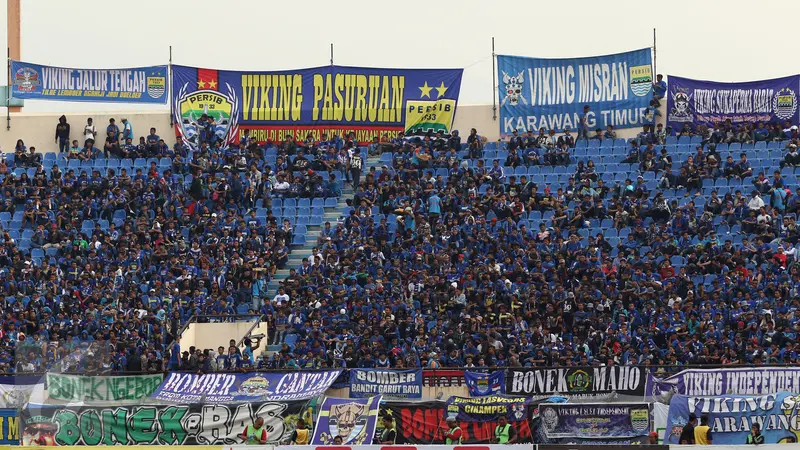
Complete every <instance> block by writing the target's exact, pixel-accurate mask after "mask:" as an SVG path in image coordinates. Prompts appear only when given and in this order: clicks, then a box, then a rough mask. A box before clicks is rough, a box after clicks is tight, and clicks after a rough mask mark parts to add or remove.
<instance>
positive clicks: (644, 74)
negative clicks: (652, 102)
mask: <svg viewBox="0 0 800 450" xmlns="http://www.w3.org/2000/svg"><path fill="white" fill-rule="evenodd" d="M630 70H631V91H633V94H634V95H636V96H637V97H644V96H645V95H647V94H648V93H650V89H651V88H652V87H653V68H652V67H650V65H649V64H648V65H643V66H631V69H630Z"/></svg>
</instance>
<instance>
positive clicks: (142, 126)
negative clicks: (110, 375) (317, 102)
mask: <svg viewBox="0 0 800 450" xmlns="http://www.w3.org/2000/svg"><path fill="white" fill-rule="evenodd" d="M662 105H666V102H663V103H662ZM661 113H662V116H661V117H662V118H663V117H665V114H666V107H665V106H662V111H661ZM64 114H65V115H66V116H67V122H68V123H69V124H70V126H71V133H70V139H78V141H79V142H81V143H83V141H82V139H83V126H84V125H86V119H87V118H89V117H91V118H92V120H93V122H94V125H95V127H97V131H98V134H99V136H98V138H99V139H102V137H101V136H104V133H105V129H106V126H107V125H108V119H110V118H112V117H113V118H114V119H115V120H116V123H117V125H120V124H121V121H122V118H127V119H128V121H130V123H131V125H133V131H134V134H135V135H136V136H137V137H138V136H146V135H147V134H149V130H150V127H155V128H156V133H157V134H158V135H159V136H161V137H162V138H164V140H165V141H166V143H167V144H168V145H170V146H172V144H174V143H175V132H174V130H173V129H171V127H170V125H169V111H159V110H153V111H99V112H90V113H87V112H70V113H64ZM60 116H61V113H24V112H23V113H14V114H11V129H10V130H6V129H5V127H3V131H2V132H1V133H0V150H2V151H3V152H13V149H14V146H15V145H16V142H17V139H22V140H23V141H24V142H25V145H26V146H28V147H30V146H34V147H36V150H37V151H38V152H40V153H45V152H57V151H58V144H57V143H56V142H55V128H56V124H57V123H58V118H59V117H60ZM499 120H500V119H499V115H498V121H494V120H492V105H458V110H457V111H456V117H455V120H454V123H453V129H454V130H458V131H459V134H460V135H461V136H462V139H463V140H464V141H466V138H467V136H468V135H469V130H470V128H476V129H477V130H478V133H479V134H480V135H481V136H485V137H486V139H487V140H489V141H496V140H497V139H498V138H499V137H500V122H499ZM241 128H246V127H241ZM639 131H640V129H639V128H628V129H623V130H617V137H620V138H626V139H627V138H631V137H635V136H636V135H637V133H639ZM573 134H574V133H573ZM134 143H136V142H134Z"/></svg>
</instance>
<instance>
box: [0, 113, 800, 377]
mask: <svg viewBox="0 0 800 450" xmlns="http://www.w3.org/2000/svg"><path fill="white" fill-rule="evenodd" d="M62 119H63V121H62V122H61V123H60V124H59V126H62V124H65V123H66V118H65V117H64V118H62ZM90 127H92V125H86V126H85V130H89V129H90ZM654 131H655V132H651V131H650V129H649V128H648V127H645V128H644V129H643V131H641V132H640V133H639V134H638V135H636V137H633V138H630V139H622V138H617V137H615V135H614V134H612V132H606V133H605V135H603V133H601V132H599V131H598V133H597V135H596V136H593V137H591V138H590V139H588V140H577V141H576V140H575V138H574V137H573V136H572V135H571V134H570V133H569V131H568V132H567V133H566V134H562V135H560V136H559V137H558V138H555V137H553V138H552V142H550V140H549V138H548V136H547V135H548V134H550V135H551V136H552V133H545V132H544V131H542V132H541V133H540V134H539V135H536V134H534V133H532V132H529V133H524V134H523V135H517V133H514V136H512V137H511V138H510V139H508V140H507V141H506V142H502V141H501V142H486V140H485V139H482V138H481V137H480V135H479V134H478V133H477V130H474V129H473V130H472V132H471V133H470V134H469V135H468V136H466V138H464V139H462V137H461V136H459V135H458V132H454V133H452V135H447V136H443V135H441V134H439V135H438V136H437V135H435V134H426V135H423V136H399V137H398V138H395V139H392V140H388V139H385V140H384V142H377V143H374V144H371V145H370V146H368V147H362V146H359V145H358V143H357V142H356V141H354V140H353V136H345V137H339V136H331V138H330V139H327V138H326V139H324V140H319V141H305V142H302V143H296V142H294V141H293V140H291V139H288V140H285V141H283V142H278V143H267V144H265V145H262V144H259V143H257V142H255V141H254V140H250V139H248V138H247V137H244V138H242V139H241V142H238V143H235V144H233V145H231V146H230V147H228V148H224V149H223V148H222V147H221V142H220V141H219V140H218V139H216V138H215V137H212V138H210V139H209V141H211V142H208V143H206V142H203V144H202V149H201V150H200V151H196V152H192V151H189V150H188V148H187V147H186V146H185V145H183V143H182V142H178V143H176V144H174V145H172V146H168V145H167V144H165V143H164V140H163V139H161V138H160V137H159V136H158V135H156V134H155V130H152V131H151V134H150V135H148V136H146V137H142V138H141V139H136V137H134V138H135V139H131V137H130V136H128V137H123V136H122V134H121V133H122V132H121V131H120V130H119V128H118V127H117V126H116V125H114V124H113V123H110V124H109V125H108V126H107V127H106V130H105V133H102V135H106V136H107V137H106V139H105V141H106V145H104V149H103V150H101V149H100V148H98V146H97V144H94V142H95V141H94V140H93V139H91V138H90V139H87V140H86V141H85V145H82V146H80V147H78V146H73V147H71V148H69V149H67V151H65V152H61V153H52V152H48V153H44V154H40V153H38V152H37V151H36V150H35V148H34V147H30V148H28V147H26V146H25V143H24V142H22V141H21V140H20V141H18V142H17V146H16V148H15V149H14V152H9V153H7V156H6V158H5V159H4V161H3V162H2V165H0V171H2V172H3V182H2V193H3V197H4V199H3V203H2V205H0V221H2V222H1V223H2V226H3V230H4V233H3V242H2V266H3V270H2V272H0V277H2V280H3V283H2V285H1V286H2V287H1V289H2V290H3V294H4V298H5V304H6V317H5V323H4V330H3V340H4V342H5V343H6V353H5V354H4V356H3V358H4V359H3V364H2V368H3V370H4V371H6V372H19V371H29V372H41V371H46V370H50V369H53V367H52V364H53V363H54V362H55V361H60V363H61V364H67V367H64V368H62V370H68V371H73V370H74V371H87V372H96V371H101V372H104V373H124V372H126V371H134V372H138V371H141V370H143V369H151V367H146V365H147V364H156V363H152V362H148V363H142V364H140V362H139V361H137V360H138V359H142V360H148V361H149V360H152V358H150V357H149V355H151V354H152V355H155V359H156V360H158V361H159V362H158V363H157V364H158V365H159V367H163V368H167V367H173V368H175V367H182V368H184V369H191V370H195V369H197V370H203V371H213V370H242V369H265V368H269V369H280V368H315V369H316V368H326V367H347V368H356V367H362V368H373V367H379V368H414V367H424V368H438V367H487V368H492V367H500V368H502V367H515V366H551V365H565V366H569V365H593V364H622V365H626V364H634V365H638V364H651V365H653V366H680V365H696V364H768V363H773V364H789V363H794V362H796V361H797V351H798V349H800V343H799V342H797V340H796V339H795V338H796V337H797V331H798V326H800V324H798V322H797V320H796V319H794V311H795V310H796V308H797V304H796V300H795V297H796V293H795V292H794V290H795V287H794V284H795V282H796V278H797V273H796V272H797V269H796V268H795V266H794V259H795V252H796V250H795V245H796V244H797V238H798V233H797V227H796V214H797V211H798V207H800V200H798V198H800V195H798V194H797V193H796V192H793V191H792V189H791V188H792V187H794V186H796V183H797V178H796V176H795V174H794V165H795V164H797V163H798V162H800V158H798V153H797V149H796V142H797V129H796V126H791V125H790V126H788V127H786V128H785V129H784V128H782V127H781V126H778V125H776V126H774V127H769V128H768V132H765V133H759V132H758V130H755V129H754V130H752V131H749V132H739V133H734V130H731V129H729V128H726V125H725V124H719V125H718V126H716V127H714V128H713V129H712V130H709V129H707V128H705V127H700V129H698V130H688V131H686V130H684V131H682V132H681V133H679V134H677V135H675V134H672V133H668V132H667V131H666V130H665V129H664V128H663V127H661V126H659V127H658V130H654ZM734 134H736V136H734V137H731V136H733V135H734ZM123 139H124V140H125V141H127V142H128V143H127V144H118V142H119V141H120V140H123ZM132 140H136V141H140V142H141V143H140V144H138V145H133V144H131V143H130V142H131V141H132ZM75 142H77V141H75ZM105 150H107V151H105ZM236 314H242V315H246V314H251V315H252V314H255V315H259V316H260V317H261V318H262V320H264V321H267V322H268V324H269V330H270V331H269V336H268V337H267V338H266V339H267V340H266V342H265V343H264V345H263V346H262V347H261V349H262V351H263V350H265V349H270V350H271V351H270V352H268V353H269V354H268V355H267V354H263V355H259V356H254V355H252V354H251V355H249V360H244V359H243V358H241V355H240V351H239V350H238V349H235V350H232V351H234V353H235V354H233V355H230V354H229V353H228V352H229V350H230V349H228V348H224V349H223V351H222V352H219V351H218V349H217V348H216V347H214V348H210V349H200V348H198V349H192V352H191V353H188V352H187V351H188V349H184V353H183V354H182V355H170V351H169V349H170V342H172V341H173V340H174V339H175V338H176V337H178V336H179V332H180V331H181V330H182V328H183V327H184V325H185V324H186V323H187V321H188V320H189V319H190V318H191V317H192V316H194V315H197V316H207V315H218V316H219V315H229V316H234V315H236ZM109 342H127V343H128V345H119V343H117V344H116V345H114V344H109ZM58 343H62V344H65V345H58ZM221 344H224V343H221ZM267 345H272V346H279V347H267ZM72 346H75V347H77V348H84V349H90V350H91V352H92V353H93V354H98V351H100V350H101V349H106V350H108V351H107V352H105V353H103V352H101V353H100V354H103V357H102V358H89V359H86V358H78V359H75V358H59V357H61V356H65V355H57V354H54V352H55V349H56V348H57V349H58V351H60V352H68V351H69V349H70V348H71V347H72ZM29 349H35V350H36V351H34V352H33V353H34V354H33V357H30V355H31V352H30V351H29ZM87 351H88V350H87ZM202 352H205V353H206V354H205V361H206V362H205V364H204V365H202V366H201V365H198V362H197V360H198V356H199V353H202ZM219 353H221V354H219ZM76 355H77V353H76ZM179 359H182V361H180V360H179Z"/></svg>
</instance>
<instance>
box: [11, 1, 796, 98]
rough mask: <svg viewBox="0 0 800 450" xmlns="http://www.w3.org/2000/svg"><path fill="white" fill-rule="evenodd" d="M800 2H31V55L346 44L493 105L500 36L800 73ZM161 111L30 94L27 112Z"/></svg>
mask: <svg viewBox="0 0 800 450" xmlns="http://www.w3.org/2000/svg"><path fill="white" fill-rule="evenodd" d="M390 5H393V6H390ZM798 13H800V1H798V0H774V1H770V0H762V1H756V2H754V1H742V0H727V1H718V0H691V1H689V0H673V1H670V2H642V1H628V0H606V1H597V0H572V1H569V2H564V1H544V0H527V1H525V0H522V1H520V0H517V1H488V0H458V1H455V0H435V1H432V0H404V1H402V2H388V1H385V0H384V1H374V0H373V1H367V0H336V1H322V0H294V1H287V2H282V1H276V0H225V1H222V0H217V1H210V0H192V1H186V0H135V1H119V0H22V59H23V60H26V61H30V62H35V63H40V64H48V65H56V66H67V67H81V68H117V67H133V66H144V65H156V64H166V63H167V62H168V59H169V46H170V45H172V48H173V62H174V63H175V64H183V65H196V66H203V67H210V68H217V69H249V70H257V69H263V70H269V69H293V68H304V67H314V66H321V65H327V64H328V63H329V59H330V55H329V45H330V43H331V42H333V43H334V45H335V63H336V64H339V65H350V66H372V67H404V68H406V67H407V68H427V67H429V68H437V67H441V68H450V67H453V68H458V67H463V68H465V71H464V78H463V81H462V85H461V97H460V101H461V102H462V104H487V103H488V104H491V103H492V92H493V89H492V60H491V38H492V36H494V37H495V39H496V52H497V53H498V54H511V55H524V56H539V57H573V56H591V55H601V54H607V53H616V52H621V51H626V50H633V49H637V48H642V47H648V46H651V45H652V44H653V27H656V28H657V29H658V42H657V45H658V47H657V55H656V58H657V60H656V64H657V67H656V70H657V71H658V72H663V73H666V74H675V75H681V76H686V77H690V78H699V79H709V80H718V81H743V80H754V79H763V78H773V77H779V76H785V75H790V74H794V73H799V72H800V61H798V58H795V57H793V56H792V54H793V52H794V49H795V48H796V47H797V40H798V37H797V34H796V32H795V31H794V29H793V27H792V26H787V24H790V23H791V22H792V20H793V19H791V18H794V17H797V16H798ZM5 15H6V9H5V8H2V10H1V11H0V20H2V23H5V19H6V18H5ZM87 19H88V20H87ZM0 39H2V40H3V43H4V44H5V41H6V33H2V36H1V37H0ZM6 78H7V75H4V76H3V80H4V81H5V80H6ZM154 108H155V109H158V108H159V107H158V106H155V107H154V106H146V105H118V104H110V105H109V104H88V103H71V104H69V105H66V106H65V105H64V104H62V103H56V102H46V101H30V100H29V101H27V102H26V106H25V111H29V112H39V111H65V110H66V111H102V110H112V111H113V110H120V109H128V110H146V109H154ZM161 108H166V107H161Z"/></svg>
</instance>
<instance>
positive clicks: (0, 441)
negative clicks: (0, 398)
mask: <svg viewBox="0 0 800 450" xmlns="http://www.w3.org/2000/svg"><path fill="white" fill-rule="evenodd" d="M0 433H2V435H0V445H19V415H18V414H17V410H16V409H0Z"/></svg>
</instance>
